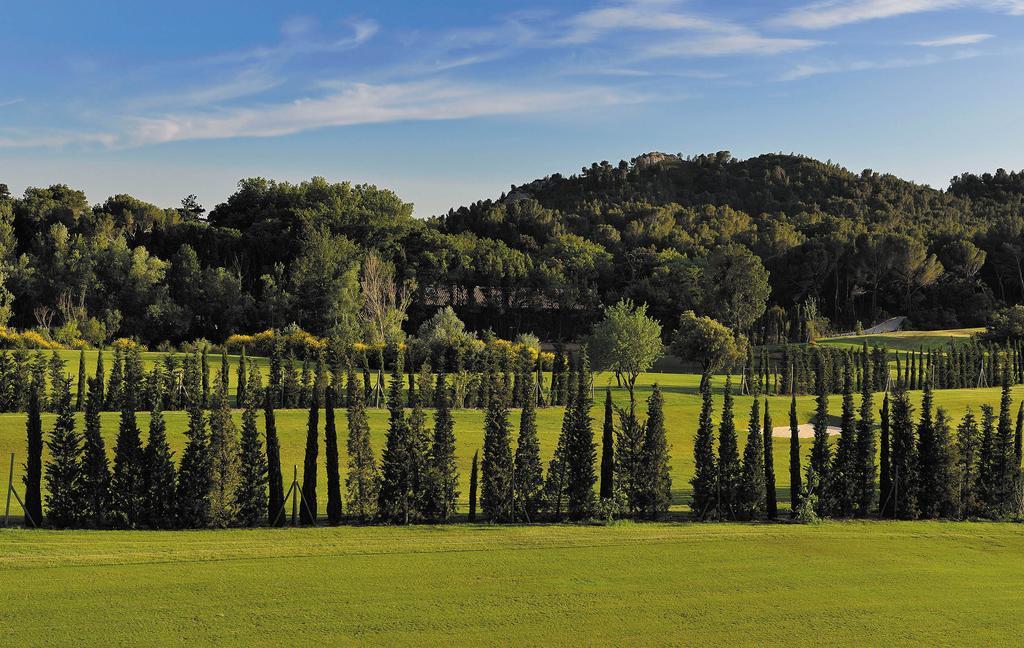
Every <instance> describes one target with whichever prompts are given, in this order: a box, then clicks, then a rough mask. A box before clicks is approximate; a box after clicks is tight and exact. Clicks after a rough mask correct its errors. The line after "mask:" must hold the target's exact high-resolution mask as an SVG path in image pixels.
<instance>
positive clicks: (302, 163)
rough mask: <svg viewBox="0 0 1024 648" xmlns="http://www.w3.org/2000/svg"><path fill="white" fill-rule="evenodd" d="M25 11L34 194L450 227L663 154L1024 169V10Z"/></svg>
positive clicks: (533, 6) (895, 0) (10, 176)
mask: <svg viewBox="0 0 1024 648" xmlns="http://www.w3.org/2000/svg"><path fill="white" fill-rule="evenodd" d="M9 4H10V6H7V7H5V8H4V12H3V17H2V22H0V182H3V183H7V184H8V185H10V187H11V189H12V190H13V191H14V192H16V193H19V194H20V192H21V191H22V190H24V188H25V187H26V186H43V185H48V184H51V183H54V182H66V183H68V184H71V185H73V186H76V187H80V188H82V189H85V190H86V192H87V193H88V195H89V199H90V200H91V201H93V202H100V201H102V200H103V199H104V198H105V197H107V196H108V195H111V194H113V193H131V194H133V195H136V196H138V197H140V198H143V199H146V200H150V201H152V202H155V203H157V204H159V205H161V206H173V205H176V204H178V202H179V201H180V199H181V198H182V197H183V196H185V195H186V194H189V193H195V194H197V195H198V196H199V198H200V201H201V202H202V203H203V204H205V205H206V206H207V207H213V206H214V205H215V204H216V203H217V202H220V201H222V200H224V199H225V198H226V197H227V196H228V195H229V194H230V193H231V192H232V191H233V189H234V186H235V184H236V182H237V181H238V180H239V179H240V178H243V177H248V176H254V175H261V176H266V177H272V178H277V179H282V180H293V181H297V180H302V179H305V178H308V177H311V176H313V175H323V176H326V177H327V178H329V179H331V180H353V181H357V182H372V183H374V184H378V185H381V186H387V187H390V188H392V189H394V190H395V191H397V192H398V193H399V195H401V196H402V197H403V198H404V199H406V200H409V201H412V202H414V203H415V204H416V213H417V215H420V216H428V215H432V214H436V213H440V212H443V211H445V210H447V209H448V208H449V207H452V206H458V205H460V204H465V203H468V202H471V201H473V200H476V199H479V198H484V197H492V196H496V195H498V194H499V193H500V192H501V191H503V190H505V189H507V188H508V186H509V184H511V183H522V182H526V181H529V180H531V179H533V178H536V177H541V176H544V175H547V174H549V173H553V172H561V173H571V172H574V171H577V170H579V168H580V167H581V166H584V165H588V164H589V163H590V162H594V161H600V160H609V161H612V162H617V161H618V160H619V159H629V158H631V157H633V156H635V155H637V154H639V153H643V152H646V151H650V150H660V151H665V152H670V153H683V154H694V153H702V152H711V151H718V150H729V151H732V152H733V154H734V155H737V156H740V157H747V156H750V155H756V154H758V153H762V152H773V151H783V152H799V153H804V154H807V155H811V156H814V157H817V158H820V159H831V160H833V161H835V162H838V163H840V164H842V165H844V166H846V167H848V168H850V169H852V170H854V171H860V170H861V169H863V168H865V167H870V168H873V169H875V170H877V171H891V172H893V173H896V174H898V175H901V176H904V177H907V178H909V179H913V180H916V181H919V182H923V183H928V184H931V185H933V186H936V187H945V186H946V185H947V183H948V181H949V178H950V177H952V176H953V175H954V174H957V173H960V172H961V171H985V170H994V169H996V168H998V167H1004V168H1007V169H1011V168H1012V169H1020V168H1022V167H1024V146H1022V144H1024V119H1022V118H1021V108H1020V107H1021V105H1022V103H1024V74H1022V73H1021V69H1022V68H1024V66H1022V63H1024V0H830V1H824V2H815V1H814V0H811V1H809V2H808V1H801V0H787V1H783V2H764V1H758V2H752V1H728V2H727V1H719V2H714V1H704V0H619V1H609V2H517V3H509V2H496V1H490V0H476V1H473V2H469V1H461V0H460V1H455V0H452V1H449V2H444V3H441V2H436V3H435V2H431V3H424V2H412V1H401V2H398V1H378V2H374V3H369V2H362V3H359V2H329V1H327V0H319V1H309V0H294V1H292V2H288V3H269V2H268V3H251V2H235V1H221V2H209V0H207V1H206V2H193V1H191V0H179V1H177V2H174V3H147V2H102V1H98V2H94V3H83V2H57V1H54V2H45V3H29V2H18V3H9ZM254 5H255V6H254Z"/></svg>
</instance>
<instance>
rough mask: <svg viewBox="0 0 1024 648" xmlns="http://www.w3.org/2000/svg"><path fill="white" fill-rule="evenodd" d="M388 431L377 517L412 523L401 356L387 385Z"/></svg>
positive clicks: (410, 478)
mask: <svg viewBox="0 0 1024 648" xmlns="http://www.w3.org/2000/svg"><path fill="white" fill-rule="evenodd" d="M387 400H388V431H387V435H386V437H385V440H384V452H383V453H382V455H381V480H380V494H379V497H378V504H377V509H378V515H379V516H380V517H381V519H383V520H386V521H391V522H400V523H404V524H408V523H409V519H410V516H411V514H412V504H413V503H412V500H411V497H412V494H411V493H410V492H409V491H410V487H411V481H412V475H411V474H410V471H409V463H410V458H409V454H410V448H411V446H412V443H411V439H410V438H409V424H408V422H407V421H406V420H405V409H404V408H405V394H404V393H403V389H402V355H401V353H396V355H395V367H394V370H393V371H392V373H391V380H390V381H389V383H388V399H387Z"/></svg>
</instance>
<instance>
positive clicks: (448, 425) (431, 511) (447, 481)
mask: <svg viewBox="0 0 1024 648" xmlns="http://www.w3.org/2000/svg"><path fill="white" fill-rule="evenodd" d="M434 391H435V402H436V404H437V408H436V409H435V410H434V438H433V441H432V442H431V445H430V480H429V496H428V506H427V507H426V512H427V515H428V517H430V518H432V519H434V520H437V521H439V522H447V521H448V520H450V519H451V518H452V517H453V516H454V515H455V509H456V506H457V504H458V501H459V468H458V463H457V462H456V460H455V419H454V418H453V417H452V411H451V405H450V400H449V398H450V397H449V393H448V382H447V380H446V378H445V375H444V373H443V372H442V373H439V374H438V376H437V386H436V388H435V390H434ZM530 401H531V399H529V398H527V399H526V403H527V405H526V407H529V403H530ZM523 411H526V410H525V407H524V410H523ZM534 437H536V430H535V431H534ZM520 439H522V435H521V434H520ZM535 440H536V439H535ZM517 460H518V455H517ZM537 461H538V462H539V461H540V457H539V456H538V458H537ZM517 468H518V464H517ZM518 476H519V475H518V473H517V477H518ZM517 486H518V484H517Z"/></svg>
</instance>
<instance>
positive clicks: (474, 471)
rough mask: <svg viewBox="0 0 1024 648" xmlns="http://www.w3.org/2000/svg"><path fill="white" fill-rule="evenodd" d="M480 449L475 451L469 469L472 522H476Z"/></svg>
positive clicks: (469, 518)
mask: <svg viewBox="0 0 1024 648" xmlns="http://www.w3.org/2000/svg"><path fill="white" fill-rule="evenodd" d="M479 456H480V451H479V450H476V451H474V452H473V465H472V467H471V468H470V469H469V516H468V518H467V519H468V520H469V521H470V522H476V490H477V481H478V479H479V478H478V476H477V475H478V471H479V469H478V467H477V466H478V464H479Z"/></svg>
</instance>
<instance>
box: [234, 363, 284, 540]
mask: <svg viewBox="0 0 1024 648" xmlns="http://www.w3.org/2000/svg"><path fill="white" fill-rule="evenodd" d="M238 366H239V376H238V379H239V380H242V379H243V378H244V379H245V380H246V382H247V384H243V383H241V382H240V383H239V385H238V389H239V390H241V392H240V393H242V394H244V395H245V400H244V401H242V404H243V405H244V406H245V411H244V412H242V440H241V444H240V446H239V461H238V487H237V488H236V489H235V508H236V511H237V513H236V516H237V521H238V524H240V525H241V526H246V527H252V526H258V525H259V524H260V522H261V521H262V520H265V519H266V517H267V513H268V502H269V500H268V499H267V477H268V472H269V471H268V467H267V455H266V452H265V450H264V448H263V441H262V439H260V431H259V428H257V427H256V417H257V415H258V411H257V410H258V408H259V400H260V399H259V391H260V377H259V374H258V373H257V372H256V371H255V369H254V370H253V371H252V373H250V374H249V375H248V376H246V375H245V373H244V372H242V370H241V368H242V367H244V366H245V359H244V357H243V358H242V359H241V360H240V361H239V365H238ZM278 510H280V509H278ZM274 515H277V511H275V512H274Z"/></svg>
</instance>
